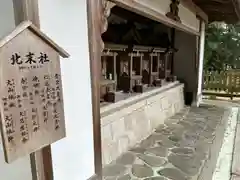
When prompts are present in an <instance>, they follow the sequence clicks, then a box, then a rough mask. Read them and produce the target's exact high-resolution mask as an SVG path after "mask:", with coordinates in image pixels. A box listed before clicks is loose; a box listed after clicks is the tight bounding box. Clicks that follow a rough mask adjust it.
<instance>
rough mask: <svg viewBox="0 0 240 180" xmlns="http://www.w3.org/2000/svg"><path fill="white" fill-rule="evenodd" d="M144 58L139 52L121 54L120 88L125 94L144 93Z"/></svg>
mask: <svg viewBox="0 0 240 180" xmlns="http://www.w3.org/2000/svg"><path fill="white" fill-rule="evenodd" d="M142 58H143V53H139V52H130V53H123V54H121V56H120V77H119V88H120V89H121V90H123V91H124V92H143V86H142Z"/></svg>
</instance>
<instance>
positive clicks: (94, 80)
mask: <svg viewBox="0 0 240 180" xmlns="http://www.w3.org/2000/svg"><path fill="white" fill-rule="evenodd" d="M104 8H105V7H104V6H103V1H102V0H87V16H88V39H89V55H90V70H91V85H92V111H93V138H94V139H93V140H94V164H95V174H96V177H97V178H96V179H98V180H102V141H101V117H100V74H101V72H100V59H101V55H102V51H103V49H104V44H103V42H102V39H101V34H102V33H103V32H104V31H106V29H107V19H106V18H104V17H105V15H107V14H108V13H104Z"/></svg>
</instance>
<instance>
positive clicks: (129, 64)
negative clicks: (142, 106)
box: [128, 53, 133, 92]
mask: <svg viewBox="0 0 240 180" xmlns="http://www.w3.org/2000/svg"><path fill="white" fill-rule="evenodd" d="M129 55H130V58H129V60H128V73H129V79H130V89H129V91H130V92H132V91H133V83H132V71H133V54H132V53H130V54H129Z"/></svg>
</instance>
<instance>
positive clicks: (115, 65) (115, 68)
mask: <svg viewBox="0 0 240 180" xmlns="http://www.w3.org/2000/svg"><path fill="white" fill-rule="evenodd" d="M117 55H118V54H117V53H114V55H113V69H114V70H113V72H114V77H113V78H114V81H115V86H114V88H115V89H114V90H115V91H117V84H118V78H117Z"/></svg>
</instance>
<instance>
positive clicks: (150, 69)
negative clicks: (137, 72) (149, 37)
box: [149, 55, 153, 86]
mask: <svg viewBox="0 0 240 180" xmlns="http://www.w3.org/2000/svg"><path fill="white" fill-rule="evenodd" d="M152 66H153V56H152V55H150V59H149V86H152Z"/></svg>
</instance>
